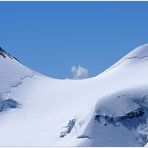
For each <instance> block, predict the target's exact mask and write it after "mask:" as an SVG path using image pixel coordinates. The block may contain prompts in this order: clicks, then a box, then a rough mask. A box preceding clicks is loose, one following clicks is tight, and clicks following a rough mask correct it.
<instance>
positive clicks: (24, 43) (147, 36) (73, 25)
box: [0, 2, 148, 78]
mask: <svg viewBox="0 0 148 148" xmlns="http://www.w3.org/2000/svg"><path fill="white" fill-rule="evenodd" d="M144 43H148V2H0V46H2V47H3V48H4V49H6V50H7V51H8V52H10V53H11V54H12V55H14V56H16V57H17V58H18V59H20V60H21V61H22V63H24V64H25V65H27V66H29V67H30V68H32V69H34V70H37V71H38V72H40V73H43V74H46V75H48V76H51V77H54V78H71V77H72V74H71V72H70V71H71V67H72V66H73V65H76V66H77V65H79V64H80V65H81V66H84V67H85V68H87V69H88V71H89V76H90V77H91V76H95V75H97V74H99V73H100V72H102V71H103V70H105V69H106V68H108V67H109V66H111V65H112V64H114V63H115V62H116V61H117V60H119V59H120V58H121V57H122V56H124V55H125V54H126V53H128V52H129V51H130V50H132V49H133V48H135V47H136V46H139V45H141V44H144Z"/></svg>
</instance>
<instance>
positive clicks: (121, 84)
mask: <svg viewBox="0 0 148 148" xmlns="http://www.w3.org/2000/svg"><path fill="white" fill-rule="evenodd" d="M147 57H148V44H145V45H142V46H140V47H138V48H136V49H134V50H133V51H131V52H130V53H129V54H127V55H125V56H124V57H123V58H122V59H121V60H119V61H118V62H117V63H115V64H114V65H113V66H111V67H110V68H109V69H107V70H106V71H104V72H103V73H101V74H100V75H98V76H96V77H93V78H89V79H84V80H68V79H66V80H58V79H53V78H49V77H46V76H43V75H41V74H38V73H36V72H33V71H32V70H30V69H29V68H27V67H26V66H24V65H22V64H21V63H20V62H18V61H17V60H16V59H15V58H13V56H11V55H10V54H8V53H7V52H5V51H3V50H0V84H1V85H0V99H1V102H0V110H1V111H5V110H6V112H3V113H2V112H0V131H1V132H0V139H1V140H0V146H144V145H146V144H147V142H148V138H147V136H148V68H147V67H148V59H147ZM7 108H9V110H7ZM10 108H11V110H10Z"/></svg>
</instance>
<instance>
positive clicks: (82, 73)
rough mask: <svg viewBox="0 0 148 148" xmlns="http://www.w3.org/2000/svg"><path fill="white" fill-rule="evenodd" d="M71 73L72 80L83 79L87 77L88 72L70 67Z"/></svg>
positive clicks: (80, 67) (84, 69)
mask: <svg viewBox="0 0 148 148" xmlns="http://www.w3.org/2000/svg"><path fill="white" fill-rule="evenodd" d="M71 72H72V73H73V78H74V79H85V78H87V77H88V70H87V69H86V68H84V67H82V66H80V65H79V66H78V67H76V66H72V68H71Z"/></svg>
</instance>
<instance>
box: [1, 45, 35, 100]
mask: <svg viewBox="0 0 148 148" xmlns="http://www.w3.org/2000/svg"><path fill="white" fill-rule="evenodd" d="M26 77H32V71H31V70H29V69H28V68H27V67H25V66H24V65H22V64H21V63H20V62H19V61H18V60H17V59H16V58H14V57H13V56H11V55H10V54H9V53H7V52H6V51H5V50H3V49H2V48H1V47H0V84H1V85H0V99H5V98H7V97H8V96H7V93H8V92H9V91H10V89H11V87H15V86H17V85H19V84H20V83H21V81H22V79H24V78H26Z"/></svg>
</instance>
